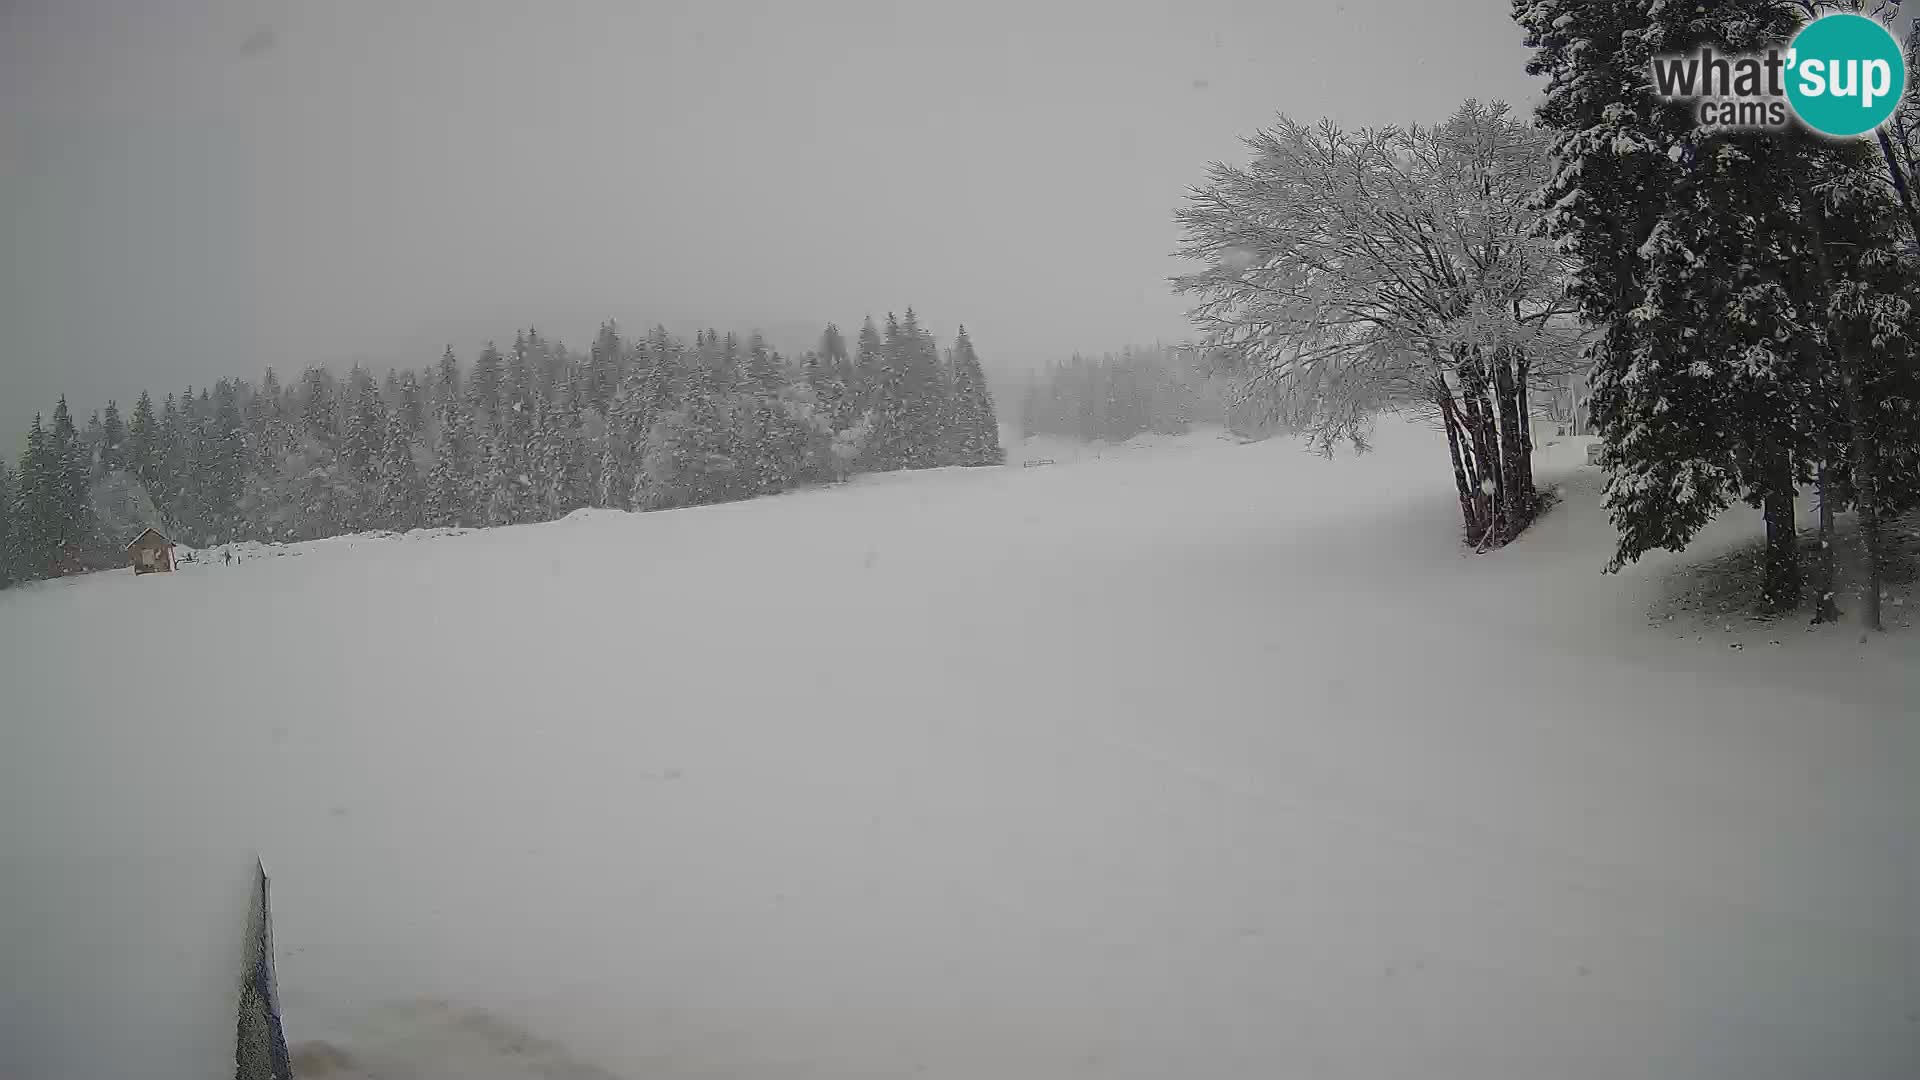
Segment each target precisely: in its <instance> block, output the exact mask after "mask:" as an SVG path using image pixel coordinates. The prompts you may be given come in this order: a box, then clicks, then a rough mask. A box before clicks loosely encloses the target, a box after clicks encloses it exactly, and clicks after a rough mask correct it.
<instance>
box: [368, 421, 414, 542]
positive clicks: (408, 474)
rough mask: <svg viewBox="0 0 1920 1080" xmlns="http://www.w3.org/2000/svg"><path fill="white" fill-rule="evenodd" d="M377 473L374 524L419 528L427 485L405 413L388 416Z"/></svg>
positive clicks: (401, 529) (398, 527)
mask: <svg viewBox="0 0 1920 1080" xmlns="http://www.w3.org/2000/svg"><path fill="white" fill-rule="evenodd" d="M377 472H378V477H379V484H378V488H377V491H376V495H375V500H376V502H375V505H376V509H375V512H374V520H373V521H372V522H371V524H373V525H374V526H376V527H378V528H383V529H393V530H395V531H400V532H404V531H405V530H407V529H413V528H418V527H419V526H420V525H421V524H422V521H421V517H422V514H423V512H424V509H425V508H424V506H423V505H422V504H423V503H424V502H425V495H426V485H425V484H424V482H423V481H422V480H421V477H420V465H419V462H417V461H416V460H414V456H413V436H412V434H411V433H410V432H409V431H408V430H407V423H406V419H405V417H404V415H403V412H402V410H399V409H395V410H393V411H392V412H390V413H389V414H388V415H387V423H386V432H385V439H384V440H383V442H382V445H381V451H380V461H379V465H378V469H377Z"/></svg>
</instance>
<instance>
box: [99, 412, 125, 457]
mask: <svg viewBox="0 0 1920 1080" xmlns="http://www.w3.org/2000/svg"><path fill="white" fill-rule="evenodd" d="M100 461H101V465H102V466H103V467H104V468H105V469H106V470H107V471H109V472H111V471H113V470H116V469H124V468H126V467H127V425H126V423H125V421H123V420H122V419H121V418H120V403H119V402H117V401H113V400H111V399H109V400H108V401H107V409H106V412H105V413H103V414H102V415H101V418H100Z"/></svg>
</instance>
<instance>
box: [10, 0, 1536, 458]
mask: <svg viewBox="0 0 1920 1080" xmlns="http://www.w3.org/2000/svg"><path fill="white" fill-rule="evenodd" d="M1524 61H1525V54H1524V50H1523V49H1522V48H1521V46H1520V35H1519V33H1518V31H1517V30H1516V29H1515V27H1514V26H1513V24H1512V22H1511V21H1510V19H1509V17H1508V4H1507V2H1506V0H1316V2H1306V0H1246V2H1241V0H1178V2H1172V3H1164V4H1163V3H1137V2H1128V0H1088V2H1072V3H1066V2H1048V0H958V2H956V0H944V2H941V3H937V4H929V3H917V2H911V0H879V2H871V3H867V2H831V3H829V2H808V0H790V2H764V3H745V2H733V0H706V2H690V3H648V2H645V0H604V2H587V0H578V2H569V0H542V2H540V3H534V2H530V0H529V2H520V0H516V2H502V0H449V2H441V3H427V2H402V0H383V2H337V0H334V2H326V3H282V2H259V0H255V2H234V3H215V2H200V0H192V2H189V0H120V2H109V0H0V252H4V253H5V254H4V256H3V257H0V260H3V261H0V327H4V332H0V435H4V437H5V441H4V444H0V445H5V446H6V447H7V449H8V450H9V451H10V455H9V456H11V452H13V451H16V450H17V444H18V435H19V433H20V432H21V431H22V430H23V429H24V425H25V421H26V419H27V418H28V417H30V416H31V414H32V413H33V412H34V411H36V410H45V409H49V408H50V407H51V406H52V403H53V399H54V397H55V395H57V394H58V393H60V392H62V391H65V392H66V393H67V394H68V395H69V396H70V398H71V399H72V402H73V404H74V406H75V408H76V409H77V410H80V412H81V414H82V417H83V418H84V413H85V411H86V410H89V409H92V408H95V407H98V406H99V405H100V404H102V403H104V401H105V400H106V399H107V398H108V397H110V396H113V397H118V398H119V399H120V400H121V402H122V404H123V406H124V405H127V404H129V403H130V401H131V399H132V398H133V397H134V396H135V395H136V394H137V392H138V391H139V389H140V388H141V387H143V386H145V387H149V388H152V389H153V390H154V391H155V392H156V393H164V392H165V391H167V390H177V389H179V388H180V387H182V386H184V385H187V384H189V383H191V384H194V385H196V386H197V385H203V384H205V383H208V382H210V381H212V380H213V379H215V378H218V377H221V376H226V375H246V376H248V377H255V376H257V375H258V373H259V372H260V371H261V370H262V369H264V368H265V367H266V366H268V365H274V366H276V367H278V368H279V369H280V370H281V372H282V373H283V375H284V374H286V373H289V372H294V371H297V370H298V369H299V368H301V367H303V366H305V365H307V364H310V363H316V362H325V363H336V364H339V363H346V362H350V361H351V360H353V359H355V358H362V359H365V360H367V361H368V362H370V363H373V364H376V365H378V366H379V367H380V368H382V369H384V368H385V367H386V366H388V365H391V364H406V365H414V366H418V365H422V364H426V363H428V362H430V361H432V360H433V359H434V358H436V357H437V356H438V354H439V351H440V348H441V346H442V344H444V343H446V342H452V343H453V345H454V347H455V349H456V350H457V351H458V352H459V353H460V354H461V357H462V359H463V360H464V361H467V362H471V360H472V357H473V354H474V352H475V351H476V350H477V349H478V347H479V346H480V344H481V343H482V342H483V341H484V340H485V339H487V338H490V337H492V338H502V339H507V340H510V339H511V338H512V336H513V331H514V328H515V327H518V326H527V325H533V326H537V327H539V328H540V329H541V330H542V331H543V332H546V333H548V334H550V335H557V336H560V337H562V338H563V339H564V340H566V341H567V342H568V343H569V344H571V345H574V346H576V347H579V346H584V345H585V344H586V343H587V340H588V338H589V337H590V336H591V334H592V332H593V330H594V328H595V327H596V326H597V325H598V323H599V321H600V320H601V319H603V318H607V317H614V318H618V319H620V320H621V321H622V322H623V323H624V324H626V325H628V326H630V327H631V326H639V325H644V324H651V323H653V322H655V321H665V322H667V323H669V324H670V325H676V324H677V325H685V324H689V323H696V324H707V323H711V324H713V325H716V326H721V327H726V328H741V329H745V328H747V327H750V326H753V325H755V324H759V325H764V326H768V327H777V328H784V327H787V326H789V325H791V326H796V327H806V328H808V329H811V328H812V327H814V326H816V325H817V324H820V323H823V322H825V321H826V320H829V319H832V320H837V321H838V322H840V323H841V325H842V326H843V327H849V328H851V327H852V326H857V325H858V322H859V320H860V318H861V316H862V315H864V314H865V313H867V312H873V313H875V314H883V313H884V312H885V311H886V310H887V309H889V308H893V309H904V308H905V307H906V306H907V305H909V304H911V305H914V306H915V307H917V308H918V309H919V310H920V311H921V312H922V313H923V315H924V316H925V317H926V319H927V320H928V322H929V323H930V324H931V325H932V326H933V327H934V328H935V329H936V330H937V331H939V332H940V333H941V334H942V336H943V337H944V336H945V335H947V334H949V333H950V332H951V331H952V328H953V326H954V325H955V323H957V322H961V321H964V322H965V323H967V325H968V328H969V330H970V331H971V332H972V334H973V335H974V339H975V341H976V342H977V343H978V346H979V348H980V351H981V353H982V356H983V358H984V359H986V360H987V362H988V363H989V364H996V363H997V364H998V365H1001V366H1008V365H1014V364H1024V363H1031V362H1035V361H1038V360H1040V359H1043V358H1045V357H1047V356H1053V355H1064V354H1065V353H1067V352H1069V351H1071V350H1074V349H1082V350H1089V351H1098V350H1102V349H1106V348H1114V347H1118V346H1120V345H1122V344H1125V343H1127V342H1130V341H1150V340H1152V339H1154V338H1156V337H1158V338H1164V339H1174V338H1178V337H1181V336H1183V335H1184V334H1185V332H1186V323H1185V320H1184V319H1183V317H1182V315H1181V311H1182V305H1181V301H1180V300H1179V298H1177V297H1175V296H1173V295H1172V294H1171V292H1170V291H1169V289H1168V288H1167V285H1166V280H1165V279H1166V277H1167V276H1168V275H1169V274H1170V273H1172V272H1175V271H1176V269H1177V265H1176V263H1175V262H1174V261H1173V260H1172V259H1171V257H1170V256H1169V254H1168V253H1169V252H1170V251H1171V250H1172V248H1173V247H1174V245H1175V243H1176V241H1177V232H1176V229H1175V227H1174V225H1173V223H1172V220H1171V215H1172V212H1173V210H1174V208H1175V207H1176V206H1177V205H1178V203H1179V202H1180V200H1181V198H1182V196H1183V194H1184V191H1185V189H1186V187H1187V186H1188V185H1189V184H1192V183H1194V182H1196V181H1197V180H1199V179H1200V178H1201V177H1202V174H1203V171H1204V169H1205V166H1206V164H1207V162H1208V161H1210V160H1214V159H1220V158H1229V159H1238V158H1239V157H1240V156H1241V149H1240V147H1239V145H1238V143H1237V138H1238V137H1239V136H1241V135H1244V134H1246V133H1248V132H1250V131H1252V130H1253V129H1254V128H1255V127H1257V126H1260V125H1262V124H1265V123H1267V122H1268V121H1269V120H1271V119H1272V117H1273V116H1274V115H1275V114H1276V113H1278V112H1280V111H1285V112H1287V113H1290V114H1292V115H1295V116H1299V117H1318V116H1332V117H1334V118H1335V119H1337V120H1339V121H1341V122H1343V123H1346V124H1350V125H1360V124H1374V123H1388V122H1407V121H1423V122H1424V121H1432V120H1435V119H1438V118H1440V117H1442V116H1443V115H1444V114H1445V113H1446V112H1447V111H1448V110H1449V109H1450V108H1451V107H1452V106H1453V105H1454V104H1456V103H1457V102H1458V101H1460V100H1461V99H1463V98H1466V97H1468V96H1478V97H1482V98H1505V99H1507V100H1510V101H1513V102H1514V103H1516V104H1525V103H1527V102H1528V101H1530V100H1531V99H1532V97H1533V96H1534V95H1535V93H1536V92H1537V91H1536V88H1535V86H1534V83H1533V81H1532V80H1530V79H1528V78H1527V76H1526V75H1525V73H1524V72H1523V71H1522V64H1523V63H1524Z"/></svg>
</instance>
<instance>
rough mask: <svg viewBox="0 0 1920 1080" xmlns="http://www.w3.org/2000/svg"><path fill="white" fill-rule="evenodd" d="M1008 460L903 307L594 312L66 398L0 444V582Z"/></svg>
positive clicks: (976, 398) (987, 404)
mask: <svg viewBox="0 0 1920 1080" xmlns="http://www.w3.org/2000/svg"><path fill="white" fill-rule="evenodd" d="M1002 460H1003V455H1002V451H1001V448H1000V440H999V428H998V422H997V420H996V418H995V415H994V407H993V401H992V398H991V396H990V395H989V393H988V391H987V386H986V380H985V378H984V376H983V374H982V371H981V366H980V360H979V357H978V356H977V355H976V354H975V352H974V348H973V343H972V341H971V340H970V339H969V338H968V336H967V332H966V330H965V328H964V327H963V328H961V330H960V332H959V334H958V336H957V337H956V338H955V340H954V342H953V345H952V347H951V348H948V349H946V350H944V351H943V350H942V349H941V348H940V347H939V345H938V344H937V343H936V342H935V340H934V338H933V336H932V334H931V333H929V332H928V331H927V330H926V329H925V328H924V327H922V326H921V325H920V323H919V319H918V317H917V316H916V315H915V314H914V312H913V311H912V309H908V311H907V312H906V315H905V317H904V318H896V317H895V316H893V315H891V314H889V315H888V316H887V318H886V322H885V324H884V326H883V327H879V326H875V324H874V322H873V320H872V319H871V318H869V319H868V320H867V321H866V324H865V325H864V326H863V327H862V328H861V330H860V333H859V335H858V337H857V339H856V340H855V341H854V342H852V343H849V342H848V341H847V340H846V338H845V337H844V336H843V335H842V334H841V332H840V330H839V329H838V328H837V327H836V326H833V325H829V326H827V328H826V330H825V332H824V333H822V335H821V337H820V341H819V345H818V347H817V348H815V349H812V350H809V351H808V352H807V353H806V354H805V355H804V356H801V357H798V358H791V357H786V356H782V355H781V354H780V353H779V352H777V351H776V350H774V349H772V348H769V347H768V345H767V344H766V342H765V341H764V340H763V339H762V338H761V337H760V335H758V334H751V335H748V336H747V337H746V338H744V339H743V338H741V337H740V336H739V335H736V334H732V333H728V334H721V333H718V332H716V331H712V330H708V331H703V332H701V333H698V334H696V335H695V336H694V340H693V342H692V343H691V344H688V343H687V342H685V341H683V340H681V339H679V338H676V337H674V336H672V335H670V334H668V333H667V332H666V330H665V329H664V328H659V327H656V328H655V329H654V330H652V331H651V332H649V333H647V334H646V335H644V336H642V337H639V338H633V339H628V338H624V337H622V336H621V334H620V332H619V330H618V328H617V327H616V326H615V325H614V324H613V323H607V324H605V325H603V326H602V327H601V328H600V332H599V335H598V336H597V337H596V338H595V339H594V342H593V345H592V347H591V348H590V349H588V351H587V352H585V353H577V352H573V351H570V350H568V349H567V348H566V347H565V346H564V345H562V344H561V343H560V342H558V341H551V340H548V339H546V338H543V337H541V336H540V334H539V333H538V332H536V331H532V330H528V331H522V332H520V333H517V334H516V336H515V338H514V342H513V346H512V348H511V349H510V350H508V351H505V352H503V351H502V350H500V349H499V348H497V347H495V346H494V345H493V344H491V343H489V344H488V345H487V347H486V348H485V349H483V350H482V351H481V352H480V354H479V356H478V357H477V358H476V359H475V360H474V362H473V363H472V364H471V365H464V364H462V363H461V362H460V361H459V360H458V359H457V358H456V357H455V355H454V353H453V350H452V349H451V348H449V349H448V350H447V351H446V353H445V354H444V355H442V356H441V358H440V360H439V362H438V363H437V364H436V365H433V366H431V367H428V368H424V369H422V370H419V371H412V370H406V371H399V370H394V371H389V372H388V373H387V374H386V377H385V378H384V379H376V378H375V377H374V375H373V374H372V373H371V372H369V371H368V370H366V369H365V368H364V367H359V366H356V367H355V368H354V369H353V370H352V371H350V372H348V373H347V375H346V376H345V377H344V378H341V377H338V376H336V375H335V374H334V373H333V372H331V371H329V370H327V369H325V368H322V367H311V368H308V369H307V370H305V371H304V372H302V373H301V374H300V375H299V377H298V378H296V379H294V380H293V381H292V382H290V383H283V382H282V381H281V379H280V377H279V375H278V374H277V373H276V372H274V371H273V370H272V369H268V370H267V372H266V374H265V376H264V377H263V378H262V379H261V380H260V381H259V382H258V383H257V384H256V383H252V382H249V381H247V380H245V379H223V380H220V381H219V382H217V383H215V384H214V385H213V386H212V387H203V388H200V389H198V390H195V389H193V388H191V387H189V388H186V389H184V390H182V391H180V392H178V393H169V394H166V395H165V396H164V397H163V398H160V399H158V400H156V398H155V397H154V395H153V394H152V393H149V392H146V391H143V392H142V393H141V394H140V396H139V398H138V399H137V400H136V401H135V403H134V405H133V408H132V410H131V412H130V413H128V414H125V415H123V413H122V411H121V409H120V407H119V404H118V402H114V401H110V402H108V403H107V405H106V407H105V408H104V409H103V410H101V411H99V412H97V413H95V414H93V415H92V417H91V418H90V419H89V421H88V423H87V424H86V426H84V427H78V426H76V424H75V421H74V419H73V416H72V414H71V412H70V411H69V409H68V406H67V401H66V399H65V398H64V397H62V398H61V399H60V401H59V403H58V404H57V405H56V406H55V407H54V410H53V414H52V418H51V421H50V422H46V421H43V419H42V418H41V417H39V416H35V418H34V420H33V424H32V427H31V428H30V430H29V432H28V435H27V440H26V446H25V449H24V451H23V452H22V454H21V455H20V461H19V467H18V469H17V470H13V469H9V468H8V467H7V465H6V463H5V461H4V460H0V584H6V583H10V582H13V581H18V580H29V579H34V578H40V577H47V576H55V575H59V574H63V573H71V572H75V571H78V570H84V569H90V568H96V567H103V566H115V565H120V563H121V561H122V560H123V554H122V550H123V548H124V545H125V544H126V543H127V542H128V541H129V540H130V539H132V537H133V536H134V535H135V534H137V533H138V532H139V531H140V529H142V528H144V527H146V526H148V525H152V526H155V527H158V528H160V529H161V530H162V531H163V532H166V533H167V534H168V535H170V536H172V537H173V538H175V539H177V540H179V541H182V542H184V543H186V544H189V545H191V546H207V545H211V544H218V543H226V542H232V541H240V540H260V541H294V540H310V539H316V538H319V537H324V536H332V535H338V534H341V533H349V532H360V531H366V530H376V529H386V530H405V529H412V528H419V527H449V526H488V525H512V524H518V523H523V522H534V521H547V520H551V519H553V518H557V517H561V516H563V515H565V514H567V513H570V512H572V511H574V510H577V509H581V508H583V507H611V508H616V509H623V510H629V509H630V510H657V509H666V508H670V507H680V506H692V505H697V504H702V503H713V502H724V501H729V500H734V499H746V498H752V497H753V496H756V495H764V494H770V493H773V492H778V491H784V490H787V489H789V488H793V487H796V486H799V485H802V484H808V483H816V482H822V481H830V480H836V479H841V478H844V477H846V476H847V475H848V474H850V473H852V472H857V471H880V470H892V469H918V468H928V467H934V466H941V465H995V464H999V463H1001V461H1002Z"/></svg>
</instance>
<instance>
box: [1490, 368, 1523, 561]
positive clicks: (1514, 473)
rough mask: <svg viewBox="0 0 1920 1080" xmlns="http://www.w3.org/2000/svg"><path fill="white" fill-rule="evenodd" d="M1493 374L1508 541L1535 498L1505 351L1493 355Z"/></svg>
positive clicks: (1517, 395) (1515, 386) (1516, 393)
mask: <svg viewBox="0 0 1920 1080" xmlns="http://www.w3.org/2000/svg"><path fill="white" fill-rule="evenodd" d="M1493 378H1494V387H1493V389H1494V393H1495V394H1496V395H1497V396H1498V397H1499V399H1500V429H1501V431H1500V436H1501V438H1500V475H1501V478H1502V479H1503V480H1504V481H1505V484H1506V487H1505V492H1506V495H1505V502H1506V504H1507V521H1506V532H1505V534H1504V535H1502V536H1501V538H1500V539H1501V540H1502V542H1505V541H1508V540H1512V539H1513V538H1514V537H1516V536H1518V535H1520V531H1521V530H1522V529H1525V528H1526V527H1527V522H1528V521H1529V520H1530V519H1531V518H1532V516H1533V500H1532V499H1531V498H1530V497H1529V496H1530V494H1531V493H1530V492H1528V491H1527V490H1526V485H1525V478H1526V465H1527V463H1526V449H1525V447H1526V436H1525V435H1524V434H1522V433H1521V430H1520V429H1521V427H1522V424H1521V416H1520V390H1519V386H1518V384H1516V383H1515V382H1514V378H1513V365H1512V363H1510V362H1509V358H1508V356H1507V355H1506V354H1505V352H1504V351H1502V353H1501V354H1499V355H1496V356H1495V357H1494V358H1493Z"/></svg>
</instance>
